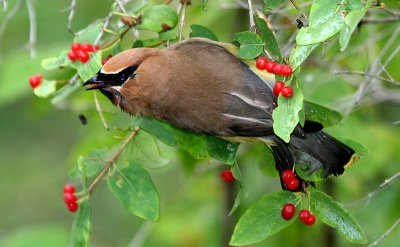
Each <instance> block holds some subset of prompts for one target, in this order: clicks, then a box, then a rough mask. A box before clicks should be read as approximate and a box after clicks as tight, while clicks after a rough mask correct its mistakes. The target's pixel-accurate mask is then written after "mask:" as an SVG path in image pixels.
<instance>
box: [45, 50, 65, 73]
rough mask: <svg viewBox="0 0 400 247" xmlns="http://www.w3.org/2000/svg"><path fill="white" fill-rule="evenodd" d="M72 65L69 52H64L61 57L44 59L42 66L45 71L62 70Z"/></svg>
mask: <svg viewBox="0 0 400 247" xmlns="http://www.w3.org/2000/svg"><path fill="white" fill-rule="evenodd" d="M69 64H71V60H70V59H69V58H68V55H67V51H63V52H62V53H61V54H60V56H59V57H53V58H47V59H43V60H42V62H41V65H42V67H43V69H45V70H53V69H61V68H64V67H66V66H68V65H69Z"/></svg>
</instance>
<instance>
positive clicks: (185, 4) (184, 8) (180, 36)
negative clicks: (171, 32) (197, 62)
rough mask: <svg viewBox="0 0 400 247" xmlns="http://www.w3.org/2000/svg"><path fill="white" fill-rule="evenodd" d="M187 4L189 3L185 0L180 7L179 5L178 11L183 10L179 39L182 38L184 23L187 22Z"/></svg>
mask: <svg viewBox="0 0 400 247" xmlns="http://www.w3.org/2000/svg"><path fill="white" fill-rule="evenodd" d="M186 6H187V3H186V1H184V3H183V4H182V3H181V4H179V7H178V13H179V12H182V14H181V20H180V22H179V40H182V31H183V25H184V24H185V19H186Z"/></svg>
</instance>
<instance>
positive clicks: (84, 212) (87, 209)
mask: <svg viewBox="0 0 400 247" xmlns="http://www.w3.org/2000/svg"><path fill="white" fill-rule="evenodd" d="M91 216H92V208H91V205H90V200H89V197H88V196H86V197H84V198H82V199H81V200H80V202H79V209H78V212H77V214H76V217H75V220H74V223H73V224H72V232H71V239H72V244H73V246H74V247H87V246H89V237H90V231H91V229H92V224H91V221H90V220H91Z"/></svg>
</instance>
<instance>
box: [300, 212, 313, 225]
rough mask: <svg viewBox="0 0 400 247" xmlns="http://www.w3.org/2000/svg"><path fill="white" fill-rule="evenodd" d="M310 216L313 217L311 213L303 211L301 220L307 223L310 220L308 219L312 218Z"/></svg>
mask: <svg viewBox="0 0 400 247" xmlns="http://www.w3.org/2000/svg"><path fill="white" fill-rule="evenodd" d="M310 215H311V213H310V211H308V210H306V209H303V210H301V211H300V213H299V219H300V220H301V221H303V222H306V220H307V219H308V217H310Z"/></svg>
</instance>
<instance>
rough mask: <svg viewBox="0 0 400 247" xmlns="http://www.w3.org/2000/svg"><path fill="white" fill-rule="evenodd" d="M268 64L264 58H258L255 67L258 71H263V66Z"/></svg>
mask: <svg viewBox="0 0 400 247" xmlns="http://www.w3.org/2000/svg"><path fill="white" fill-rule="evenodd" d="M267 63H268V60H267V59H266V58H265V57H259V58H258V59H257V61H256V67H257V68H259V69H265V65H266V64H267Z"/></svg>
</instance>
